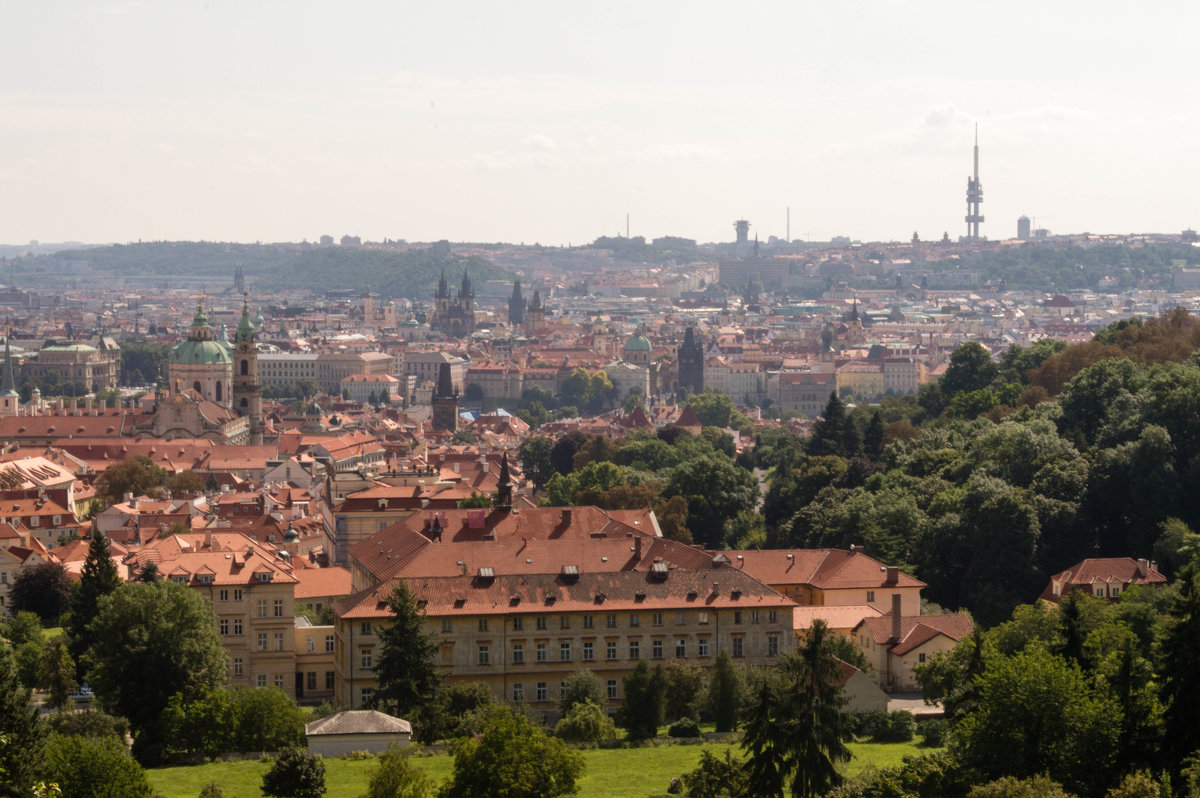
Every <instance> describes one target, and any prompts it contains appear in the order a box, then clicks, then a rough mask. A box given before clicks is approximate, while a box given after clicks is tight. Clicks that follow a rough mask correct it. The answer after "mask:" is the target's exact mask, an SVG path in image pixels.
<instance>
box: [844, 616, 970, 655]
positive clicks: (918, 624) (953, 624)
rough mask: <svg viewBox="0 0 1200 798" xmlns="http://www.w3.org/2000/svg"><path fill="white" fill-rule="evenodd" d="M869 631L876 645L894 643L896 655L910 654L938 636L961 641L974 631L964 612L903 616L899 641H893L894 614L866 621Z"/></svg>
mask: <svg viewBox="0 0 1200 798" xmlns="http://www.w3.org/2000/svg"><path fill="white" fill-rule="evenodd" d="M863 623H864V624H866V627H867V631H868V632H869V633H870V635H871V638H872V639H873V640H874V641H875V643H876V645H880V646H884V645H888V644H889V643H891V651H892V653H893V654H897V655H901V654H907V653H908V652H910V651H912V650H913V649H916V648H919V647H921V646H922V645H924V644H925V643H927V642H929V641H930V640H932V639H933V638H935V637H937V636H939V635H945V636H946V637H949V638H950V639H951V640H953V641H955V642H958V641H959V640H962V639H963V638H964V637H966V636H967V635H969V634H971V632H973V631H974V630H975V626H974V624H972V623H971V618H970V616H968V615H965V614H963V613H954V614H950V615H902V616H900V639H899V640H893V638H892V614H891V613H890V612H888V613H884V614H883V615H880V616H879V617H877V618H865V619H863Z"/></svg>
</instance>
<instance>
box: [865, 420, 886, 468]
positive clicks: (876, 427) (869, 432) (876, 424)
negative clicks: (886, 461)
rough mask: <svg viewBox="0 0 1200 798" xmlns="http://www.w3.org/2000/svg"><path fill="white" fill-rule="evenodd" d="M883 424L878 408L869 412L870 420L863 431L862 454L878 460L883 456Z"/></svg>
mask: <svg viewBox="0 0 1200 798" xmlns="http://www.w3.org/2000/svg"><path fill="white" fill-rule="evenodd" d="M883 437H884V425H883V416H882V415H881V414H880V412H879V411H878V410H876V411H875V412H874V413H872V414H871V421H870V422H869V423H868V424H867V429H866V432H864V433H863V455H865V456H866V457H869V458H871V459H872V460H878V459H880V458H881V457H883Z"/></svg>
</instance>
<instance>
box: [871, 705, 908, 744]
mask: <svg viewBox="0 0 1200 798" xmlns="http://www.w3.org/2000/svg"><path fill="white" fill-rule="evenodd" d="M916 732H917V718H916V716H915V715H913V713H911V712H908V711H906V710H903V709H901V710H898V711H896V712H889V713H888V714H887V715H886V716H884V719H883V723H882V724H881V725H880V726H879V728H877V729H876V730H875V734H874V735H873V737H872V739H873V740H874V741H875V742H877V743H906V742H908V741H909V740H911V739H912V738H913V736H914V735H915V734H916Z"/></svg>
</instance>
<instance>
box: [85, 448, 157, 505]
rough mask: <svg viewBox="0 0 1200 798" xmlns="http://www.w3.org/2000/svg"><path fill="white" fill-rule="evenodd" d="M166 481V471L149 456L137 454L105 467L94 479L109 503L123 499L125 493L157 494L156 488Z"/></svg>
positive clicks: (99, 491) (136, 494) (135, 494)
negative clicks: (97, 477) (130, 458)
mask: <svg viewBox="0 0 1200 798" xmlns="http://www.w3.org/2000/svg"><path fill="white" fill-rule="evenodd" d="M166 481H167V472H166V471H164V470H163V469H161V468H159V467H158V466H157V465H155V464H154V461H153V460H151V459H150V458H149V457H146V456H145V455H141V454H139V455H138V456H136V457H134V458H133V459H132V460H124V461H122V462H120V463H116V464H114V465H111V466H109V467H108V468H106V469H105V470H104V473H103V474H101V475H100V478H99V479H98V480H96V488H97V492H98V493H100V494H101V495H102V496H103V497H104V498H105V499H106V500H107V501H108V503H109V504H116V503H117V502H120V501H123V500H124V497H125V494H126V493H131V494H133V495H134V497H137V496H145V495H154V494H157V492H158V488H159V487H161V486H162V484H163V483H164V482H166Z"/></svg>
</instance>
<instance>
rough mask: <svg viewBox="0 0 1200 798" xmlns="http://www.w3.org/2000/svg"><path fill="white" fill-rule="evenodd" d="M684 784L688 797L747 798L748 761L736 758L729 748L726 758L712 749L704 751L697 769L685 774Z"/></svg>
mask: <svg viewBox="0 0 1200 798" xmlns="http://www.w3.org/2000/svg"><path fill="white" fill-rule="evenodd" d="M683 786H684V787H685V788H687V796H688V798H747V796H749V795H750V778H749V774H748V773H747V772H746V763H745V762H743V761H741V760H740V759H734V758H733V755H732V754H730V752H729V750H728V749H726V750H725V758H724V759H720V758H719V757H717V756H715V755H713V753H712V752H711V751H702V752H701V753H700V764H699V765H698V766H697V767H696V769H695V770H693V771H691V772H690V773H684V774H683Z"/></svg>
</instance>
